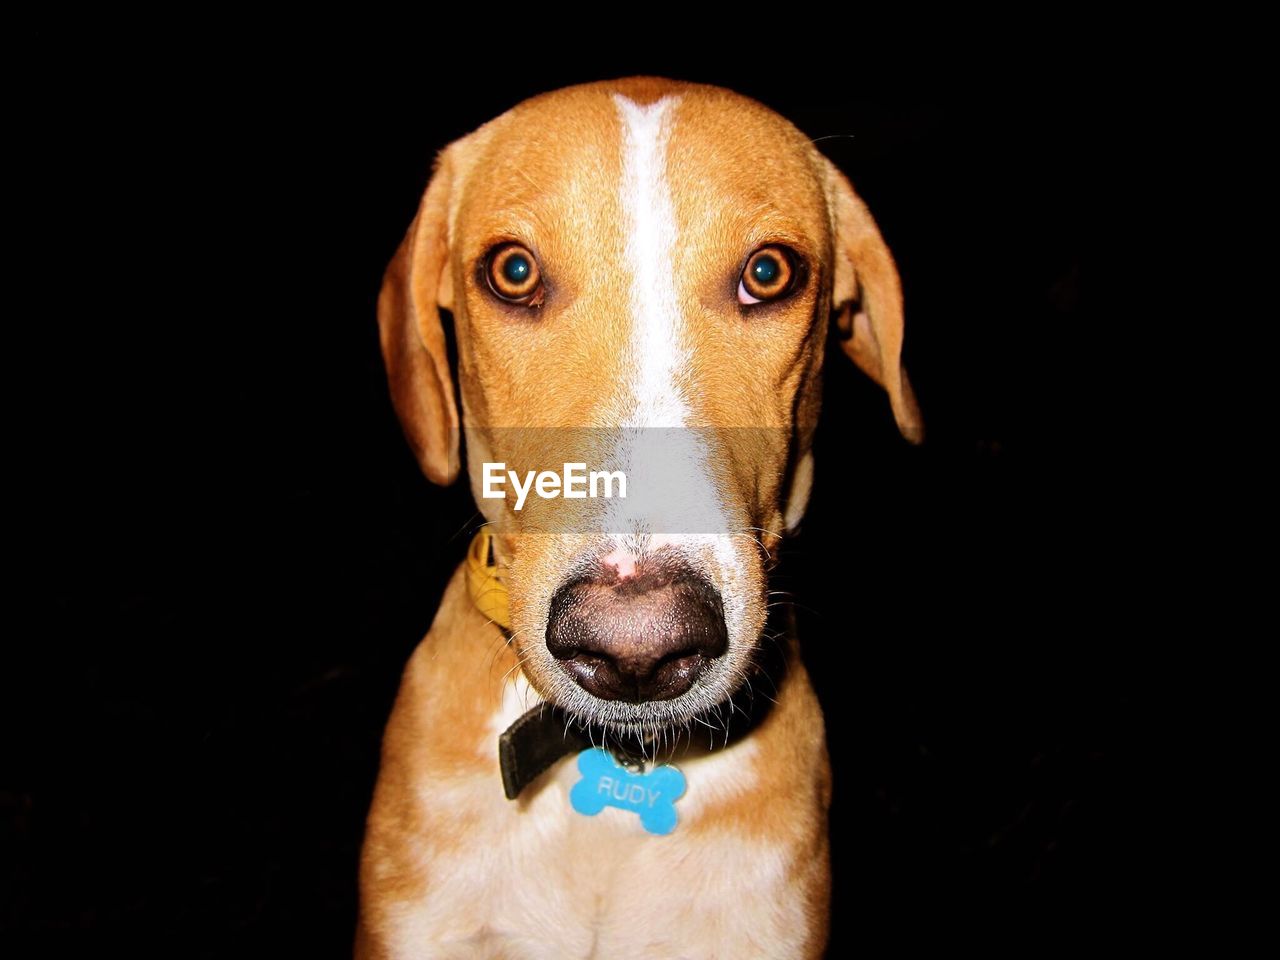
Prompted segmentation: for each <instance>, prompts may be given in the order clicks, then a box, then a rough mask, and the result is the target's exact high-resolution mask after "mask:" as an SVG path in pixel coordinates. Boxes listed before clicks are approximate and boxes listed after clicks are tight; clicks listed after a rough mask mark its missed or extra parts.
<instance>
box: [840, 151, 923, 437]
mask: <svg viewBox="0 0 1280 960" xmlns="http://www.w3.org/2000/svg"><path fill="white" fill-rule="evenodd" d="M826 164H827V202H828V204H829V206H830V210H831V215H832V217H833V219H834V221H835V277H834V279H833V282H832V290H831V306H832V308H833V310H834V311H835V314H836V326H837V328H838V329H839V331H840V334H841V337H842V341H841V346H842V347H843V349H844V352H845V353H846V354H848V355H849V357H850V358H851V359H852V360H853V362H854V363H856V364H857V365H858V368H859V369H860V370H862V372H863V373H865V374H866V375H867V376H869V377H870V378H871V379H872V380H874V381H875V382H876V383H878V384H880V386H882V387H884V389H885V392H886V393H888V394H889V405H890V406H891V407H892V408H893V418H894V420H896V421H897V423H898V430H900V431H901V432H902V435H903V436H904V437H906V438H907V440H909V441H910V442H911V443H920V442H921V441H923V440H924V420H923V418H922V417H921V416H920V406H919V404H917V403H916V395H915V391H914V390H912V389H911V381H910V380H908V379H907V371H906V370H904V369H903V367H902V335H903V319H902V283H901V281H900V280H899V279H898V268H897V267H896V266H895V265H894V262H893V255H892V254H891V253H890V252H889V248H888V246H886V245H885V242H884V239H883V238H882V237H881V236H880V230H879V228H878V227H876V222H875V220H873V219H872V217H871V212H870V211H869V210H867V206H866V204H865V203H863V202H862V199H861V198H860V197H859V196H858V195H857V194H856V193H854V192H853V186H852V185H851V184H850V183H849V180H848V178H846V177H845V175H844V174H843V173H841V172H840V171H839V169H837V168H836V166H835V164H833V163H832V162H831V161H830V160H827V161H826Z"/></svg>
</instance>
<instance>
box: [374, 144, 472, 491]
mask: <svg viewBox="0 0 1280 960" xmlns="http://www.w3.org/2000/svg"><path fill="white" fill-rule="evenodd" d="M453 179H454V178H453V170H452V164H451V162H450V154H449V151H448V150H445V152H444V153H442V154H441V155H440V159H439V160H438V161H437V163H436V169H435V173H434V174H433V175H432V177H431V182H430V183H429V184H428V185H427V192H426V193H425V194H423V197H422V203H421V204H420V205H419V207H418V215H417V216H416V217H414V219H413V223H411V224H410V225H409V230H408V232H407V233H406V234H405V237H404V240H403V241H401V243H400V249H398V250H397V251H396V254H395V256H394V257H393V258H392V259H391V263H390V264H389V265H388V266H387V270H386V273H385V274H384V275H383V278H382V292H381V293H380V294H379V295H378V329H379V333H380V335H381V340H382V357H383V359H384V360H385V361H386V365H387V382H388V384H389V385H390V387H391V400H392V402H393V403H394V404H395V408H396V413H397V414H399V416H400V424H401V426H402V427H403V428H404V435H405V438H406V439H407V440H408V441H409V445H410V446H411V447H412V448H413V452H414V453H415V454H416V455H417V457H418V462H419V463H420V464H421V465H422V472H423V473H425V474H426V475H427V477H428V478H429V479H430V480H432V481H434V482H435V483H439V484H450V483H452V482H453V481H454V478H455V477H457V475H458V466H459V464H458V405H457V403H456V402H455V400H454V396H453V376H452V375H451V373H450V371H449V355H448V350H447V347H446V345H445V338H444V327H443V325H442V324H441V322H440V310H441V309H442V308H443V309H446V310H452V309H453V283H452V282H451V277H450V275H449V197H450V194H451V192H452V189H453Z"/></svg>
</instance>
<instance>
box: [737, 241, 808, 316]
mask: <svg viewBox="0 0 1280 960" xmlns="http://www.w3.org/2000/svg"><path fill="white" fill-rule="evenodd" d="M793 258H794V254H792V253H791V251H790V250H787V249H786V248H785V247H761V248H760V249H759V250H757V251H756V252H755V253H753V254H752V255H751V259H749V260H748V261H747V265H746V267H745V268H744V269H743V271H742V279H741V281H739V283H738V302H739V303H741V304H744V305H750V304H753V303H763V302H764V301H766V300H777V299H778V298H779V297H784V296H786V295H787V294H788V293H790V292H791V288H792V287H793V286H795V280H796V273H797V271H796V263H795V260H794V259H793Z"/></svg>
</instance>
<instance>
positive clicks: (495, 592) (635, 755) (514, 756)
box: [466, 527, 780, 800]
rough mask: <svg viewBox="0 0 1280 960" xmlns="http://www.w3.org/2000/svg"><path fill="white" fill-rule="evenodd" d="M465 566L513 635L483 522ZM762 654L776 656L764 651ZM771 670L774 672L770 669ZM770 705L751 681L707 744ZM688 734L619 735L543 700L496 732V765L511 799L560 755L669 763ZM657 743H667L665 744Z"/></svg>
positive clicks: (485, 609) (480, 601) (742, 729)
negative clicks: (592, 750) (603, 754)
mask: <svg viewBox="0 0 1280 960" xmlns="http://www.w3.org/2000/svg"><path fill="white" fill-rule="evenodd" d="M466 571H467V593H468V594H469V595H470V597H471V602H472V603H474V604H475V606H476V609H477V610H479V611H480V612H481V613H482V614H484V615H485V616H486V617H488V618H489V620H490V621H491V622H493V623H494V624H496V625H497V626H498V627H500V628H501V629H502V631H503V633H505V634H507V637H508V639H510V631H511V615H510V610H509V608H508V596H507V584H506V582H505V580H504V579H503V574H502V571H501V570H500V569H499V568H498V564H497V561H496V559H495V557H494V555H493V534H492V533H490V531H489V528H488V527H481V528H480V531H479V532H478V533H477V534H476V535H475V538H474V539H473V540H472V541H471V546H470V547H468V548H467V559H466ZM765 650H766V651H769V652H772V653H777V652H778V651H779V645H778V644H773V643H770V644H766V645H765ZM764 659H766V660H771V659H773V658H772V657H769V656H766V657H765V658H764ZM769 666H774V665H772V664H771V665H769ZM778 666H780V665H778ZM766 669H767V667H766V664H763V663H761V664H758V665H757V670H759V671H761V672H764V671H765V670H766ZM768 672H772V669H769V671H768ZM770 705H771V701H770V700H769V699H768V698H767V697H764V696H760V697H754V696H752V695H751V692H750V687H749V686H748V687H747V688H746V690H745V691H743V690H739V692H738V693H737V694H735V695H734V696H733V697H732V698H731V699H730V700H729V701H726V702H725V703H722V704H720V706H719V708H718V709H717V710H715V711H712V716H709V717H708V718H707V720H706V722H705V726H706V727H707V728H708V730H714V733H712V734H711V735H710V739H709V748H710V749H712V750H722V749H724V748H725V747H727V746H729V745H730V744H731V743H736V742H737V741H738V740H739V739H741V738H742V737H743V736H745V735H746V734H747V733H748V732H750V730H751V729H752V728H753V727H754V726H755V725H756V724H757V723H758V722H759V720H760V718H761V717H762V716H763V715H764V714H765V713H767V712H768V709H769V707H770ZM726 719H727V722H726ZM668 734H671V735H668ZM655 739H656V740H657V743H655ZM684 739H685V731H684V728H683V726H682V727H681V728H680V729H679V731H678V732H673V731H665V730H659V731H655V732H654V734H652V735H650V736H648V737H642V736H640V735H638V734H620V733H618V732H616V731H612V730H607V729H605V728H603V727H600V726H595V725H585V724H583V723H582V722H581V721H580V720H578V719H577V718H575V717H573V716H572V715H570V714H567V713H566V712H565V711H564V710H562V709H561V708H559V707H555V706H552V705H551V704H549V703H540V704H538V705H537V706H535V707H534V708H533V709H531V710H529V711H528V712H526V713H525V714H524V715H523V716H521V717H520V718H519V719H518V720H516V722H515V723H513V724H512V725H511V726H510V727H508V728H507V729H506V730H505V731H503V733H502V735H501V736H499V737H498V766H499V767H500V769H501V770H502V787H503V790H504V791H505V792H506V795H507V799H508V800H515V799H516V798H517V797H519V796H520V794H521V793H522V792H523V791H524V788H525V787H527V786H528V785H529V783H531V782H532V781H533V780H534V779H536V778H537V777H538V776H539V775H540V774H542V773H543V771H545V770H546V769H547V768H548V767H550V766H551V765H552V764H553V763H555V762H556V761H557V760H559V759H560V758H561V757H564V756H566V755H567V754H570V753H576V752H578V751H581V750H586V749H587V748H588V747H591V746H594V745H597V744H598V745H601V746H604V747H606V748H607V749H608V750H609V751H610V752H611V753H612V754H613V755H614V757H615V758H616V759H617V760H618V762H619V763H621V764H623V765H624V766H628V767H636V766H643V765H644V764H645V763H646V762H655V761H661V762H669V761H670V760H671V759H674V755H675V754H677V753H679V752H682V751H681V748H680V746H679V744H680V742H681V741H682V740H684ZM659 744H666V746H665V747H661V746H659ZM689 746H690V742H689V741H688V740H686V741H685V749H688V747H689Z"/></svg>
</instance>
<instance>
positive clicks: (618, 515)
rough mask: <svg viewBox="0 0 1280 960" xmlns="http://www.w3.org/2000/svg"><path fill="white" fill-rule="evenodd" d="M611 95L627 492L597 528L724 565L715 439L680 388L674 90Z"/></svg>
mask: <svg viewBox="0 0 1280 960" xmlns="http://www.w3.org/2000/svg"><path fill="white" fill-rule="evenodd" d="M613 101H614V104H615V105H616V106H617V109H618V115H619V118H620V119H621V123H622V134H623V136H622V183H621V201H622V209H623V212H624V218H625V221H624V224H623V227H624V229H625V231H626V250H625V254H624V256H625V258H626V259H625V261H624V263H623V264H622V265H621V267H622V269H624V270H626V271H628V272H629V274H630V277H631V289H630V308H631V310H630V312H631V322H632V327H631V337H630V342H629V344H628V354H627V359H628V368H629V369H628V383H627V384H626V388H625V394H624V396H623V397H622V398H621V400H622V403H623V404H625V407H624V409H623V410H621V411H619V412H620V414H621V415H620V417H619V422H620V424H621V426H622V431H621V432H622V435H623V437H622V440H621V443H620V445H619V446H620V448H621V449H619V450H618V451H617V452H618V454H619V458H620V460H622V461H623V464H624V469H625V470H626V471H627V499H626V500H615V501H612V502H610V503H609V504H608V506H607V507H606V510H607V513H608V519H607V524H608V525H607V527H606V529H607V530H608V531H609V532H611V533H613V534H614V535H615V543H616V544H617V546H618V547H619V548H621V549H623V550H633V549H635V548H637V547H639V548H641V549H644V548H646V547H647V548H648V549H650V550H652V549H655V548H656V546H657V545H659V544H661V543H670V544H672V545H674V546H679V547H683V548H684V549H685V550H686V551H688V552H690V553H693V554H701V555H703V557H704V558H705V559H712V558H714V561H713V562H715V563H716V564H717V565H718V566H720V568H721V572H722V574H725V573H728V572H729V571H730V570H734V569H736V567H737V563H736V561H735V558H734V557H733V556H732V552H733V551H732V547H731V545H730V544H729V542H728V537H726V536H724V534H725V533H726V532H727V525H728V523H727V514H726V511H725V509H724V504H723V503H722V502H721V498H722V495H721V494H720V493H719V491H717V489H716V485H715V483H714V481H713V480H712V476H711V469H710V464H709V462H708V461H709V453H710V450H709V444H708V441H710V442H711V443H712V444H714V443H715V442H716V441H715V438H714V436H704V435H703V433H702V431H701V430H699V429H698V427H697V425H696V420H697V418H696V417H695V416H694V415H693V413H692V411H691V409H690V406H689V402H688V400H687V398H686V397H685V395H684V392H683V390H684V389H685V388H686V387H687V386H689V385H690V384H689V380H688V377H689V354H688V346H687V338H686V331H685V325H684V320H683V317H682V316H681V312H680V303H679V299H678V298H677V295H676V279H677V278H676V272H675V264H676V244H677V242H678V239H679V238H678V235H677V231H676V218H675V209H674V207H673V204H672V199H671V185H670V181H669V179H668V176H667V150H668V145H669V141H670V138H671V131H672V127H673V126H674V124H675V111H676V107H677V106H678V105H679V102H680V98H679V97H663V98H662V99H660V100H657V101H655V102H654V103H651V104H649V105H648V106H645V107H642V106H640V105H639V104H637V103H635V102H634V101H632V100H630V99H628V98H627V97H624V96H622V95H621V94H615V95H614V98H613ZM627 534H629V535H630V536H629V537H626V538H625V539H624V536H625V535H627ZM708 553H709V554H710V557H708V556H707V554H708ZM726 606H727V607H729V608H732V607H733V606H734V598H732V597H726Z"/></svg>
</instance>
